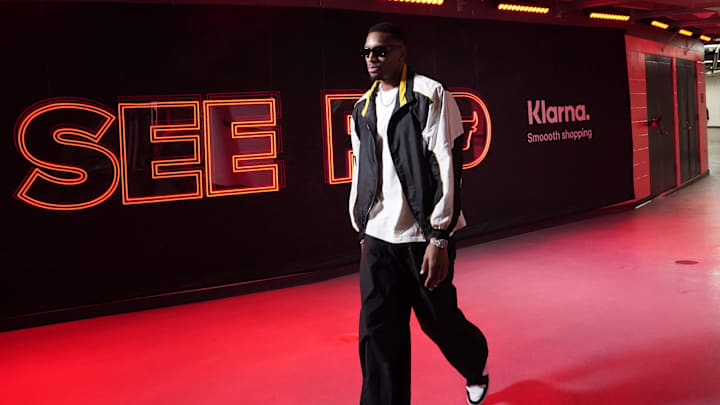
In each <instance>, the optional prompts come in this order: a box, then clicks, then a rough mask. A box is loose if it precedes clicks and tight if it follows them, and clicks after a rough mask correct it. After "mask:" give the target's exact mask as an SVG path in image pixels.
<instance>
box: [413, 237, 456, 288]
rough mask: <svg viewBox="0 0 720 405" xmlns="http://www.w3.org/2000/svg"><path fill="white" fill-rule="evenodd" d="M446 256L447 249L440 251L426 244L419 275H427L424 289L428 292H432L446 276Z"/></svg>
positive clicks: (447, 265)
mask: <svg viewBox="0 0 720 405" xmlns="http://www.w3.org/2000/svg"><path fill="white" fill-rule="evenodd" d="M448 267H449V264H448V254H447V249H441V248H439V247H437V246H434V245H432V244H431V243H428V245H427V248H425V256H424V257H423V263H422V267H421V268H420V274H425V273H427V275H428V276H427V279H426V280H425V287H426V288H428V289H429V290H430V291H432V290H434V289H435V287H437V286H438V284H440V283H441V282H442V281H443V280H445V278H446V277H447V275H448Z"/></svg>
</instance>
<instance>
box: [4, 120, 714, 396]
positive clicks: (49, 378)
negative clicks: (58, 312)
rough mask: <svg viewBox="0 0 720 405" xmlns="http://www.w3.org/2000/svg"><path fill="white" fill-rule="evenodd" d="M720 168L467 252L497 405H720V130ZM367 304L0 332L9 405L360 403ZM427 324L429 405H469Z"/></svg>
mask: <svg viewBox="0 0 720 405" xmlns="http://www.w3.org/2000/svg"><path fill="white" fill-rule="evenodd" d="M710 154H711V155H710V156H711V168H710V170H711V176H710V177H708V178H705V179H703V180H701V181H700V182H698V183H696V184H694V185H692V186H690V187H688V188H686V189H683V190H682V191H680V192H678V193H675V194H671V195H670V196H668V197H666V198H660V199H656V200H654V201H653V202H652V203H651V204H649V205H647V206H644V207H642V208H640V209H636V210H634V211H631V212H625V213H622V214H616V215H610V216H604V217H600V218H595V219H592V220H586V221H582V222H577V223H573V224H569V225H565V226H560V227H556V228H551V229H547V230H543V231H539V232H533V233H529V234H525V235H520V236H516V237H512V238H508V239H503V240H498V241H495V242H491V243H486V244H483V245H479V246H474V247H470V248H466V249H462V250H460V252H459V258H458V262H457V267H458V270H457V275H456V285H457V286H458V290H459V298H460V304H461V307H462V308H463V310H464V311H465V314H466V315H467V316H468V318H470V319H471V320H473V321H474V322H475V323H476V324H477V325H478V326H479V327H480V328H481V329H483V331H484V332H485V334H486V335H487V337H488V340H489V343H490V352H491V355H490V356H491V357H490V371H491V376H492V380H491V384H492V385H491V393H490V395H489V397H488V400H487V401H486V404H581V405H590V404H720V178H719V177H718V175H717V173H720V130H713V131H711V151H710ZM677 260H692V261H697V262H698V263H697V264H677V263H676V261H677ZM358 305H359V297H358V280H357V275H350V276H346V277H342V278H338V279H334V280H330V281H326V282H321V283H316V284H311V285H305V286H301V287H295V288H289V289H284V290H277V291H268V292H264V293H258V294H252V295H246V296H240V297H234V298H228V299H222V300H216V301H211V302H203V303H198V304H191V305H185V306H178V307H171V308H163V309H157V310H151V311H144V312H138V313H132V314H126V315H118V316H109V317H103V318H96V319H91V320H83V321H78V322H70V323H64V324H57V325H51V326H45V327H39V328H33V329H26V330H19V331H12V332H5V333H0V403H1V404H53V405H60V404H72V405H83V404H88V405H100V404H102V405H113V404H132V405H141V404H243V405H245V404H248V405H250V404H263V405H267V404H293V405H295V404H300V405H306V404H322V405H335V404H356V403H358V393H359V390H360V372H359V364H358V360H357V355H356V344H357V337H356V336H357V335H356V323H357V311H358ZM412 327H413V344H414V346H413V404H417V405H443V404H457V405H460V404H464V396H463V395H464V393H463V389H464V388H463V380H462V378H461V377H460V376H459V375H458V374H456V372H455V371H454V370H453V369H452V368H451V367H450V366H449V365H448V364H447V363H446V362H445V360H444V359H443V357H442V355H441V354H440V352H439V351H438V350H437V349H436V348H435V347H434V346H433V345H432V343H431V342H430V341H429V340H428V339H427V338H426V337H425V336H424V335H422V332H421V331H420V330H419V328H418V326H417V324H416V323H415V321H413V324H412Z"/></svg>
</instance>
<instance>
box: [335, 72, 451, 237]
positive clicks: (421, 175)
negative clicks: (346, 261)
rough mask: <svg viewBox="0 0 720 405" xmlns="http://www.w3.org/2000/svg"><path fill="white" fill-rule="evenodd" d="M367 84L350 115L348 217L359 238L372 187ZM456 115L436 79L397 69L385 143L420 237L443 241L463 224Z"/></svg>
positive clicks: (371, 105) (371, 102) (371, 106)
mask: <svg viewBox="0 0 720 405" xmlns="http://www.w3.org/2000/svg"><path fill="white" fill-rule="evenodd" d="M379 85H380V82H379V81H376V82H374V83H373V85H372V87H371V88H370V90H368V91H367V92H366V93H365V94H364V95H363V96H362V98H360V100H359V101H358V102H357V103H356V104H355V108H354V110H353V114H352V127H351V128H352V134H351V138H352V145H353V178H352V187H351V189H350V201H349V206H350V207H349V208H350V219H351V221H352V224H353V227H354V228H355V230H357V231H358V232H359V237H360V239H362V238H363V237H364V236H365V226H366V225H367V220H368V215H369V213H370V209H371V208H372V206H373V203H374V202H375V199H376V193H377V189H378V176H379V175H382V174H381V173H379V170H378V166H379V165H378V158H379V157H378V155H377V153H376V146H375V145H376V144H375V141H376V137H377V117H376V113H375V98H376V97H375V96H376V94H377V91H378V87H379ZM462 134H463V126H462V117H461V116H460V111H459V110H458V107H457V104H456V103H455V100H454V99H453V97H452V95H451V94H450V92H449V91H448V90H445V89H444V88H443V87H442V85H441V84H440V83H438V82H437V81H435V80H432V79H430V78H428V77H425V76H423V75H420V74H414V73H412V72H411V71H410V70H408V68H407V66H405V67H404V68H403V72H402V77H401V81H400V85H399V89H398V97H397V100H396V102H395V108H394V111H393V113H392V116H391V117H390V122H389V124H388V130H387V142H388V145H389V149H390V155H391V156H392V160H393V164H394V166H395V170H396V172H397V175H398V178H399V180H400V183H401V185H402V190H403V193H404V195H405V199H406V200H407V202H408V205H409V206H410V210H411V211H412V213H413V216H414V217H415V219H416V220H417V223H418V225H419V226H420V229H421V230H422V233H423V235H424V236H425V238H426V239H429V238H440V239H447V238H449V237H450V235H451V233H452V232H453V231H454V230H456V229H459V228H462V227H463V226H465V219H464V217H463V215H462V212H461V210H460V185H461V174H462V150H463V146H464V145H463V139H464V137H462V136H461V135H462Z"/></svg>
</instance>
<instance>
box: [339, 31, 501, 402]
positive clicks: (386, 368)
mask: <svg viewBox="0 0 720 405" xmlns="http://www.w3.org/2000/svg"><path fill="white" fill-rule="evenodd" d="M362 55H363V57H364V58H365V62H366V64H367V70H368V73H369V75H370V78H371V79H372V80H373V81H374V82H373V84H372V86H371V88H370V90H369V91H368V92H367V93H365V95H364V96H363V97H362V98H361V99H360V100H359V101H358V102H357V104H356V105H355V108H354V110H353V114H352V123H351V124H352V125H351V127H352V134H351V138H352V147H353V154H354V155H353V156H354V160H353V162H354V164H353V180H352V187H351V191H350V201H349V206H350V207H349V208H350V219H351V221H352V224H353V227H354V228H355V229H356V230H357V231H358V233H359V236H360V241H361V246H362V248H361V251H362V254H361V260H360V290H361V295H362V308H361V310H360V333H359V338H360V341H359V345H360V363H361V366H362V373H363V386H362V394H361V399H360V403H361V405H409V404H410V327H409V320H410V308H413V309H414V311H415V315H416V316H417V318H418V321H419V323H420V326H421V327H422V329H423V331H424V332H425V333H426V334H427V335H428V336H429V337H430V338H431V339H432V340H433V341H434V342H435V343H436V344H437V345H438V347H439V348H440V350H441V351H442V352H443V354H444V355H445V357H446V358H447V359H448V361H449V362H450V364H452V366H453V367H455V368H456V369H457V370H458V371H459V372H460V374H462V375H463V376H464V377H465V379H466V380H467V387H466V395H467V400H468V403H469V404H471V405H476V404H480V403H481V402H482V401H483V400H484V399H485V396H486V395H487V390H488V384H489V382H488V375H487V370H486V364H487V357H488V348H487V341H486V340H485V337H484V336H483V334H482V333H481V332H480V330H479V329H478V328H477V327H475V326H474V325H473V324H472V323H470V322H469V321H467V320H466V319H465V317H464V316H463V314H462V312H461V311H460V309H458V306H457V296H456V291H455V287H454V286H453V284H452V278H453V263H454V260H455V241H454V239H453V232H454V231H455V230H457V229H459V228H461V227H463V226H465V219H464V217H463V215H462V212H461V211H460V176H461V171H462V147H463V144H462V139H463V137H462V136H461V135H462V133H463V126H462V121H461V116H460V112H459V110H458V107H457V104H456V103H455V100H454V99H453V98H452V95H451V94H450V92H448V91H446V90H444V89H443V87H442V85H441V84H440V83H438V82H436V81H434V80H432V79H429V78H427V77H425V76H422V75H420V74H415V73H413V72H412V71H411V70H409V68H408V66H407V65H406V63H405V61H406V56H407V45H406V43H405V38H404V35H403V34H402V32H401V31H400V30H399V29H398V28H397V27H396V26H395V25H393V24H391V23H380V24H377V25H374V26H373V27H371V28H370V30H369V32H368V35H367V38H366V41H365V47H364V49H363V50H362Z"/></svg>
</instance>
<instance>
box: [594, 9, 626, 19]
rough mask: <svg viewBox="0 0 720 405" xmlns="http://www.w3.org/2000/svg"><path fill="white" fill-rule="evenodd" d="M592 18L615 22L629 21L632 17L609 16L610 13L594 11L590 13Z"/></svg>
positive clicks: (621, 15) (622, 15) (624, 15)
mask: <svg viewBox="0 0 720 405" xmlns="http://www.w3.org/2000/svg"><path fill="white" fill-rule="evenodd" d="M590 18H597V19H600V20H613V21H629V20H630V16H629V15H626V14H609V13H598V12H595V11H593V12H592V13H590Z"/></svg>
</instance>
